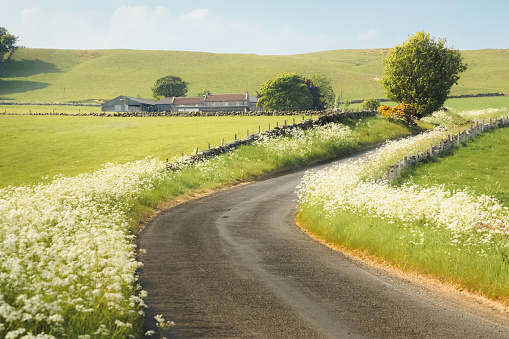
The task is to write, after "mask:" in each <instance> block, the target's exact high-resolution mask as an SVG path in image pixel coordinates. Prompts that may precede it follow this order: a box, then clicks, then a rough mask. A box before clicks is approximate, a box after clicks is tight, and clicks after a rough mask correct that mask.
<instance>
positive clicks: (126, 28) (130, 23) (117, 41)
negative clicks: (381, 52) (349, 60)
mask: <svg viewBox="0 0 509 339" xmlns="http://www.w3.org/2000/svg"><path fill="white" fill-rule="evenodd" d="M21 22H22V23H23V25H21V26H22V27H23V29H22V30H20V29H18V30H16V33H17V35H19V36H20V44H22V45H26V46H27V47H35V48H64V49H101V48H111V49H114V48H126V49H152V50H185V51H204V52H213V53H257V54H295V53H305V52H311V51H319V50H325V49H326V47H324V46H327V45H330V46H331V47H333V48H335V47H336V46H338V47H339V45H338V44H334V41H333V40H332V39H330V38H329V37H328V36H326V35H320V36H317V35H313V34H311V33H308V32H303V31H302V30H301V29H300V27H299V26H292V25H283V24H281V23H279V22H274V23H265V22H263V21H261V19H257V18H255V17H253V18H247V19H245V18H243V19H239V18H238V17H234V18H229V17H223V16H219V15H217V14H216V13H214V11H213V10H212V9H208V8H198V9H194V10H192V11H189V12H186V13H177V14H175V13H173V12H172V10H170V8H168V7H164V6H160V7H150V6H146V5H145V6H126V5H124V6H120V7H117V8H116V9H113V10H112V11H111V12H109V13H105V12H103V11H101V10H100V9H95V10H93V11H68V10H67V11H66V10H65V9H56V10H53V11H51V10H49V9H48V8H44V11H43V10H41V9H40V8H39V7H34V8H27V9H23V10H22V11H21Z"/></svg>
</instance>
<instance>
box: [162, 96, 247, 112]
mask: <svg viewBox="0 0 509 339" xmlns="http://www.w3.org/2000/svg"><path fill="white" fill-rule="evenodd" d="M256 100H257V99H256V97H250V96H249V93H248V92H246V93H244V94H208V93H207V94H205V95H204V96H202V97H189V98H188V97H172V98H163V99H161V100H160V101H158V102H157V104H156V109H157V110H158V111H172V112H219V111H221V112H228V111H243V112H247V111H249V110H253V109H255V108H256Z"/></svg>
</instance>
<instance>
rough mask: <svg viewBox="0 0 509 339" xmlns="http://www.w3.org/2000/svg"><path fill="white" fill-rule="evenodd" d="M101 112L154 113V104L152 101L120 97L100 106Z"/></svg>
mask: <svg viewBox="0 0 509 339" xmlns="http://www.w3.org/2000/svg"><path fill="white" fill-rule="evenodd" d="M101 111H103V112H154V111H156V102H155V101H152V100H147V99H142V98H134V97H128V96H125V95H120V96H118V97H116V98H115V99H112V100H109V101H106V102H104V103H103V104H102V105H101Z"/></svg>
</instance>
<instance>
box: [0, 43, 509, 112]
mask: <svg viewBox="0 0 509 339" xmlns="http://www.w3.org/2000/svg"><path fill="white" fill-rule="evenodd" d="M388 51H389V49H372V50H336V51H327V52H318V53H310V54H299V55H290V56H260V55H254V54H212V53H202V52H179V51H142V50H95V51H92V50H51V49H32V48H21V49H18V50H16V51H15V53H14V54H13V56H12V58H11V59H10V60H9V61H8V62H6V63H5V64H4V65H3V66H2V67H1V68H0V100H16V101H24V102H67V101H88V100H108V99H111V98H113V97H116V96H118V95H121V94H122V95H129V96H140V97H144V98H151V96H152V92H151V87H152V86H153V84H154V82H155V81H156V80H157V79H158V78H160V77H162V76H165V75H168V74H172V75H177V76H181V77H182V78H183V79H184V80H185V81H188V82H189V83H190V85H189V94H188V95H189V96H193V95H195V94H196V93H197V92H199V91H201V90H203V89H207V90H209V91H211V92H212V93H235V92H236V93H239V92H244V91H246V90H248V91H249V92H250V93H252V94H255V92H256V91H257V90H259V88H260V86H261V85H262V84H263V83H264V82H265V81H266V80H267V79H269V78H271V77H273V76H275V75H277V74H279V73H281V72H296V73H298V74H301V75H303V76H306V75H309V74H312V73H322V74H325V75H327V76H329V77H330V78H331V79H332V82H333V87H334V90H335V91H336V93H338V94H339V92H340V91H342V92H343V99H345V100H353V99H363V98H366V97H379V98H381V97H383V96H384V94H383V90H382V88H381V86H380V85H379V84H378V82H377V79H378V78H380V77H381V76H382V69H383V66H382V60H383V58H384V57H385V56H386V55H387V53H388ZM462 54H463V56H464V61H465V62H466V63H467V64H468V66H469V69H468V70H467V71H466V72H465V73H463V74H462V77H461V79H460V83H459V84H458V85H457V86H454V87H453V89H452V93H451V94H453V95H458V94H475V93H486V92H503V93H505V92H508V89H509V50H475V51H462Z"/></svg>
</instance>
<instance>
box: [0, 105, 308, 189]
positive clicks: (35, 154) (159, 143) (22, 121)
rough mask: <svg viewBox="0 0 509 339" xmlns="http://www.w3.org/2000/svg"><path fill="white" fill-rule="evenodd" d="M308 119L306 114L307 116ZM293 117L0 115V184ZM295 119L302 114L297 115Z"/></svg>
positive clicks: (189, 144) (189, 146) (185, 145)
mask: <svg viewBox="0 0 509 339" xmlns="http://www.w3.org/2000/svg"><path fill="white" fill-rule="evenodd" d="M306 118H309V116H307V117H306ZM285 119H287V122H288V123H292V122H293V118H292V117H281V116H279V117H277V116H276V117H273V116H262V117H247V116H245V117H235V116H231V117H194V118H184V117H147V118H134V117H130V118H123V117H72V116H20V115H16V116H12V115H0V132H1V133H0V187H4V186H6V185H19V184H27V183H30V182H36V181H38V180H40V179H41V178H42V177H45V176H48V179H51V178H53V176H54V175H57V174H64V175H76V174H78V173H81V172H88V171H92V170H95V169H97V168H99V167H100V166H101V165H103V164H105V163H107V162H114V163H125V162H128V161H134V160H140V159H143V158H145V157H147V156H154V157H159V158H161V159H166V158H172V157H174V156H180V155H181V154H182V153H184V154H185V155H189V154H191V153H192V152H193V151H194V150H195V149H196V148H197V147H198V150H204V149H206V148H208V144H209V143H210V145H211V147H215V146H218V145H220V144H221V142H222V139H224V142H225V143H227V142H230V141H232V140H234V139H235V134H237V137H238V138H239V139H241V138H243V137H245V136H246V135H247V130H249V133H250V134H253V133H258V128H259V127H260V129H261V130H262V131H264V130H267V129H268V127H269V124H270V125H271V128H273V127H274V126H276V124H279V125H280V126H282V125H283V124H284V121H285ZM295 119H297V121H300V120H302V116H298V117H295Z"/></svg>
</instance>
